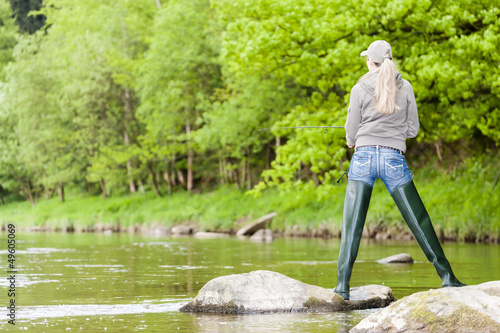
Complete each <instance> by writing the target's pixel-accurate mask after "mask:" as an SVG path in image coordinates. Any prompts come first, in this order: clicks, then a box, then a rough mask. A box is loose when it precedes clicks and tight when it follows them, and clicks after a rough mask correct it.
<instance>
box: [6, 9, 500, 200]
mask: <svg viewBox="0 0 500 333" xmlns="http://www.w3.org/2000/svg"><path fill="white" fill-rule="evenodd" d="M28 4H30V6H31V7H29V6H28V7H29V8H30V9H31V10H36V11H35V12H32V13H31V14H29V15H27V14H26V10H25V9H26V8H28V7H27V5H28ZM0 22H1V26H0V71H1V73H0V74H1V75H0V79H1V81H2V82H1V86H0V88H1V91H0V184H1V186H2V188H3V191H4V192H5V193H8V194H11V195H14V194H19V195H21V196H22V197H24V198H25V199H27V200H29V201H30V202H31V204H32V205H35V203H36V202H37V200H40V199H41V198H43V197H46V198H49V197H51V196H52V195H54V194H55V193H58V194H59V196H60V198H61V199H62V200H63V201H64V199H65V195H64V194H65V192H64V189H65V187H67V186H68V185H72V186H77V187H79V188H81V190H82V191H88V192H89V193H91V194H101V195H102V196H103V197H108V196H110V195H111V194H112V193H117V192H124V191H130V192H132V193H133V192H136V191H147V190H149V189H151V190H154V192H155V193H156V195H158V196H162V195H165V194H167V193H169V194H170V193H172V191H175V190H176V189H179V188H185V189H187V190H188V191H192V190H197V191H199V190H204V189H206V188H210V187H213V186H215V185H218V184H220V185H223V184H236V185H237V186H238V188H241V189H252V188H253V189H254V192H255V193H258V192H259V191H261V190H262V189H264V188H265V187H267V186H278V187H279V188H282V189H287V188H291V187H299V188H301V187H305V188H309V189H310V188H313V187H317V190H316V192H317V193H320V194H321V193H323V194H324V195H325V196H327V195H328V193H329V188H330V185H331V184H333V183H334V179H336V177H338V176H339V175H340V174H341V173H342V172H343V171H344V170H345V169H346V168H347V166H346V162H347V161H348V158H349V152H348V150H347V149H346V146H345V138H344V132H343V131H342V130H331V131H329V132H328V133H324V132H323V131H314V130H309V131H286V132H285V131H279V130H274V131H271V132H259V131H258V129H259V128H266V127H273V126H301V125H343V124H344V121H345V116H346V105H347V102H348V99H349V92H350V89H351V87H352V86H353V85H354V84H355V83H356V81H357V79H358V78H359V77H360V76H361V75H362V74H363V73H364V72H365V71H366V66H365V62H364V60H363V59H362V58H361V57H360V56H359V53H360V52H361V51H362V50H364V49H365V48H366V47H367V46H368V45H369V44H370V43H371V42H372V41H374V40H377V39H385V40H388V41H389V42H390V43H391V44H392V46H393V53H394V57H395V59H396V61H397V64H398V67H399V70H400V71H401V73H402V75H403V77H404V78H406V79H408V80H409V81H410V82H411V83H412V85H413V88H414V90H415V94H416V97H417V103H418V106H419V113H420V119H421V125H422V126H421V133H420V134H419V136H418V138H417V140H416V142H414V143H413V147H412V148H413V149H414V150H415V151H419V149H420V148H421V147H429V146H431V147H434V148H433V149H435V151H436V154H437V155H439V158H442V156H441V155H442V150H443V147H452V148H453V147H459V148H460V150H461V151H465V153H466V154H468V155H472V154H474V152H478V153H479V154H480V153H484V152H490V153H493V154H496V153H497V151H498V144H499V143H500V110H499V107H498V105H500V75H499V74H500V73H499V72H500V66H499V65H500V55H499V53H498V51H497V50H498V49H499V48H500V31H499V29H500V6H499V4H498V3H497V1H493V0H483V1H465V0H455V1H451V0H439V1H431V0H419V1H417V0H394V1H379V0H371V1H358V0H348V1H345V0H342V1H341V0H258V1H251V2H248V1H243V0H212V1H208V0H189V1H188V0H168V1H166V0H157V1H133V0H115V1H111V0H80V1H72V0H47V1H45V2H43V3H42V6H41V7H40V2H37V1H10V2H8V1H6V0H0ZM26 22H31V23H30V24H31V25H26ZM40 22H41V24H43V27H42V26H41V25H40ZM16 23H17V25H16ZM37 24H39V25H38V26H37ZM40 27H42V29H40ZM457 149H458V148H457ZM455 150H456V149H455Z"/></svg>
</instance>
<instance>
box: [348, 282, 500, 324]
mask: <svg viewBox="0 0 500 333" xmlns="http://www.w3.org/2000/svg"><path fill="white" fill-rule="evenodd" d="M350 332H352V333H361V332H405V333H406V332H408V333H409V332H419V333H422V332H457V333H461V332H463V333H469V332H492V333H493V332H500V281H492V282H486V283H483V284H480V285H477V286H467V287H461V288H443V289H437V290H430V291H424V292H420V293H416V294H413V295H411V296H407V297H404V298H402V299H401V300H399V301H397V302H395V303H393V304H392V305H390V306H389V307H387V308H386V309H382V310H380V311H378V312H376V313H374V314H372V315H370V316H369V317H367V318H365V319H364V320H362V321H361V322H360V323H359V324H358V325H357V326H355V327H354V328H353V329H352V330H351V331H350Z"/></svg>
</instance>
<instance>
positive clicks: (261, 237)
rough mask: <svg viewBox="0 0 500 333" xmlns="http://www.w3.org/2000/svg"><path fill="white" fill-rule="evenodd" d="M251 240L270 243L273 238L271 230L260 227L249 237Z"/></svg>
mask: <svg viewBox="0 0 500 333" xmlns="http://www.w3.org/2000/svg"><path fill="white" fill-rule="evenodd" d="M250 240H251V241H253V242H266V243H270V242H272V241H273V240H274V237H273V232H272V230H270V229H260V230H258V231H257V232H256V233H255V234H253V235H252V236H251V237H250Z"/></svg>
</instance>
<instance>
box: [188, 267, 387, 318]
mask: <svg viewBox="0 0 500 333" xmlns="http://www.w3.org/2000/svg"><path fill="white" fill-rule="evenodd" d="M351 290H352V291H351V298H352V300H351V301H345V300H344V299H343V298H342V297H341V296H340V295H338V294H336V293H334V292H333V290H332V289H325V288H321V287H317V286H312V285H309V284H306V283H303V282H300V281H297V280H294V279H292V278H289V277H287V276H285V275H283V274H280V273H276V272H271V271H264V270H261V271H254V272H250V273H244V274H234V275H228V276H221V277H218V278H215V279H213V280H210V281H209V282H207V284H205V286H203V288H201V290H200V292H199V293H198V295H197V296H196V298H195V299H194V300H193V301H191V302H190V303H188V304H187V305H185V306H183V307H182V308H181V309H180V310H181V311H184V312H214V313H232V314H243V313H246V314H250V313H279V312H306V311H346V310H355V309H367V308H379V307H384V306H387V305H389V304H390V303H391V302H393V301H394V297H393V296H392V290H391V289H390V288H389V287H385V286H373V285H372V286H364V287H358V288H352V289H351Z"/></svg>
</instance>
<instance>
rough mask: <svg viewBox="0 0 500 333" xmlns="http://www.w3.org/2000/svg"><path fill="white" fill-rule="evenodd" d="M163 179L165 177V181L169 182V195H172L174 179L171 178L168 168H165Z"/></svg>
mask: <svg viewBox="0 0 500 333" xmlns="http://www.w3.org/2000/svg"><path fill="white" fill-rule="evenodd" d="M163 179H165V183H167V186H168V195H172V180H171V179H170V175H169V171H168V168H165V172H164V173H163Z"/></svg>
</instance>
